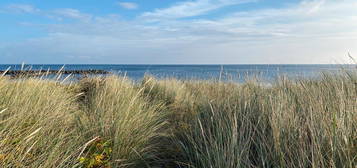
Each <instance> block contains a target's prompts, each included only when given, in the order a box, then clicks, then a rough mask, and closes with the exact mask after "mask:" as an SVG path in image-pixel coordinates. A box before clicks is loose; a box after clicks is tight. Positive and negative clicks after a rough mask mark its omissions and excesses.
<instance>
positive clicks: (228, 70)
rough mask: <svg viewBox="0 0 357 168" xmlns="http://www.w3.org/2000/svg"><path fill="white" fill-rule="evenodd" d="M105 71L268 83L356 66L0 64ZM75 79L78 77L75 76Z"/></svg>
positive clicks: (132, 75) (134, 76)
mask: <svg viewBox="0 0 357 168" xmlns="http://www.w3.org/2000/svg"><path fill="white" fill-rule="evenodd" d="M62 67H63V68H64V69H66V70H90V69H92V70H106V71H110V72H112V73H113V74H116V75H125V76H127V77H129V78H131V79H133V80H140V79H142V78H143V77H144V75H145V74H149V75H152V76H155V77H156V78H161V79H162V78H177V79H183V80H189V79H199V80H211V79H218V80H233V81H239V82H241V81H245V80H246V79H250V78H254V77H258V78H259V79H261V80H266V81H271V80H274V79H276V78H278V77H280V76H286V77H288V78H293V79H296V78H317V77H319V76H320V75H321V74H322V73H324V72H325V73H326V72H327V73H340V72H341V70H353V69H356V65H332V64H331V65H326V64H324V65H291V64H289V65H281V64H279V65H264V64H260V65H97V64H94V65H83V64H72V65H39V64H36V65H25V66H23V67H22V65H19V64H18V65H15V64H12V65H10V64H0V70H6V69H8V68H10V69H11V70H20V69H22V68H23V69H32V70H40V69H42V70H47V69H51V70H60V69H61V68H62ZM75 77H80V75H77V76H75Z"/></svg>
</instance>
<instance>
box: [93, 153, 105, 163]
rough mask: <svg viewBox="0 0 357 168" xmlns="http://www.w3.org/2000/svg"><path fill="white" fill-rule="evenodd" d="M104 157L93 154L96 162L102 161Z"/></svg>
mask: <svg viewBox="0 0 357 168" xmlns="http://www.w3.org/2000/svg"><path fill="white" fill-rule="evenodd" d="M103 159H104V155H102V154H101V155H97V156H95V160H96V161H97V162H98V163H102V162H103V161H102V160H103Z"/></svg>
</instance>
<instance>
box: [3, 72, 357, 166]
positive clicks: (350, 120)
mask: <svg viewBox="0 0 357 168" xmlns="http://www.w3.org/2000/svg"><path fill="white" fill-rule="evenodd" d="M0 95H1V96H0V167H93V168H94V167H192V168H193V167H195V168H208V167H211V168H235V167H351V168H354V167H355V166H357V74H356V72H355V71H353V72H343V74H339V75H331V74H323V75H321V77H320V78H319V79H301V80H288V79H285V78H281V79H279V80H277V81H275V83H273V84H272V85H269V86H266V85H263V84H262V83H259V82H256V81H248V82H246V83H241V84H238V83H233V82H232V83H230V82H220V81H193V80H191V81H180V80H176V79H166V80H156V79H155V78H153V77H149V76H147V77H145V78H144V79H143V80H142V81H141V82H139V83H134V82H132V81H130V80H129V79H127V78H125V77H114V76H111V77H103V78H99V77H98V78H86V79H83V80H81V81H78V82H74V83H66V84H64V83H62V82H59V81H52V80H41V79H35V78H26V79H25V78H24V79H16V80H13V79H8V78H6V77H0Z"/></svg>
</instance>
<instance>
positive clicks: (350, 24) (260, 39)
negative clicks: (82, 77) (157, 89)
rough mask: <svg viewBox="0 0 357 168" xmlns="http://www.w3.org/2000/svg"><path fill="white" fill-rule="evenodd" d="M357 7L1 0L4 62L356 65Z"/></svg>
mask: <svg viewBox="0 0 357 168" xmlns="http://www.w3.org/2000/svg"><path fill="white" fill-rule="evenodd" d="M356 9H357V1H355V0H181V1H175V0H170V1H169V0H124V1H121V0H101V1H98V0H75V1H73V0H61V1H43V0H1V1H0V63H22V62H25V63H39V64H45V63H59V64H70V63H84V64H87V63H111V64H286V63H289V64H296V63H303V64H308V63H348V57H347V53H348V52H350V53H351V54H352V55H354V54H356V55H357V10H356Z"/></svg>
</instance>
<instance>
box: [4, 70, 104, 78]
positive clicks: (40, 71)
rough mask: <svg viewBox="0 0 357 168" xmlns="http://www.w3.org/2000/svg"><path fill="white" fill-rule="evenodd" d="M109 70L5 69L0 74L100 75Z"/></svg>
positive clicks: (15, 75) (16, 75) (13, 75)
mask: <svg viewBox="0 0 357 168" xmlns="http://www.w3.org/2000/svg"><path fill="white" fill-rule="evenodd" d="M109 73H110V72H108V71H105V70H61V71H59V70H7V71H0V75H1V74H3V75H6V76H12V77H18V76H40V75H56V74H66V75H69V74H76V75H93V74H94V75H95V74H98V75H101V74H109Z"/></svg>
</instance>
